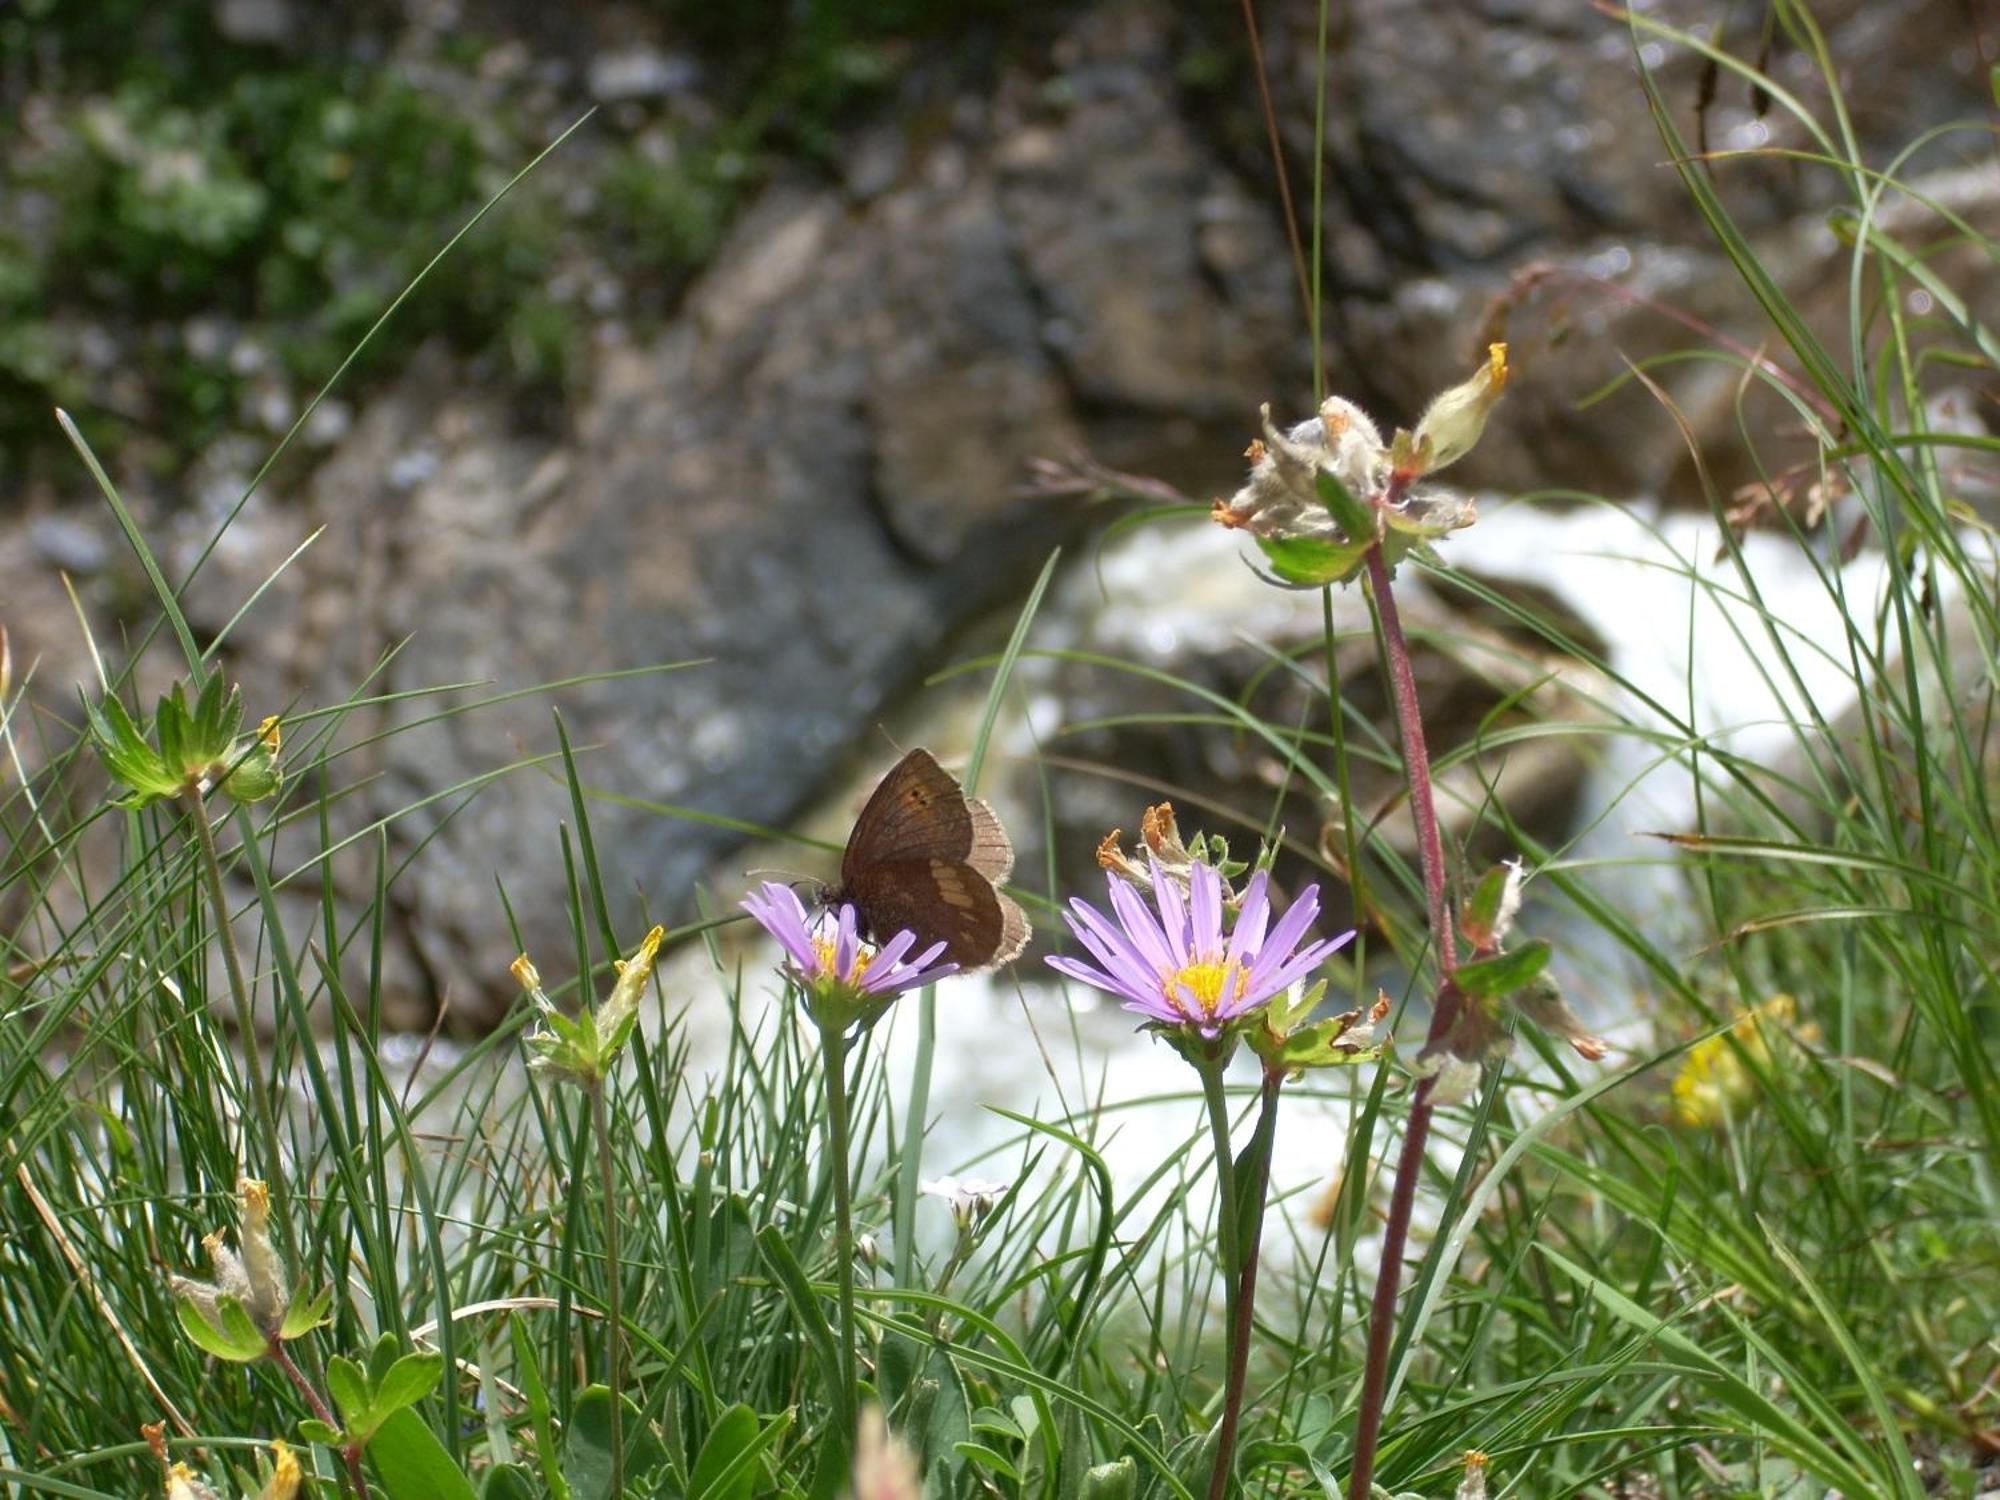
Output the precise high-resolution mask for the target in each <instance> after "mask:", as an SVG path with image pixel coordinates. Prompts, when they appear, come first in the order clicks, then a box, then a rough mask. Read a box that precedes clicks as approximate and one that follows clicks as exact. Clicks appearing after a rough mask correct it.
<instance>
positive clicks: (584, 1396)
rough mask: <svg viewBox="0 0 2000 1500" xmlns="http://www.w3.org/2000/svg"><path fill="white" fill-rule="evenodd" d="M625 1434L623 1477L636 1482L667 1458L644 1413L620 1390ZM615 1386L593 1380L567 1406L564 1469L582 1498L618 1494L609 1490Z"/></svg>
mask: <svg viewBox="0 0 2000 1500" xmlns="http://www.w3.org/2000/svg"><path fill="white" fill-rule="evenodd" d="M618 1399H619V1400H621V1401H623V1402H624V1403H625V1410H624V1412H623V1414H622V1415H623V1417H624V1422H623V1428H624V1435H625V1483H626V1488H627V1490H628V1492H629V1491H635V1489H636V1485H637V1482H638V1481H639V1479H640V1478H642V1477H643V1476H644V1475H646V1474H649V1473H651V1472H652V1471H653V1470H655V1469H657V1468H659V1467H660V1466H661V1465H662V1464H663V1463H665V1462H666V1457H667V1455H666V1450H664V1449H663V1448H661V1446H660V1443H659V1440H658V1439H657V1438H655V1437H654V1436H653V1430H652V1428H650V1427H649V1426H647V1425H646V1422H645V1420H644V1419H643V1418H642V1417H641V1416H640V1413H639V1408H638V1407H637V1406H635V1405H634V1404H633V1402H632V1400H631V1398H630V1397H627V1396H621V1397H619V1398H618ZM611 1401H612V1396H611V1390H610V1388H609V1387H608V1386H602V1385H589V1386H585V1387H584V1388H583V1389H582V1390H581V1391H579V1392H577V1396H576V1403H575V1405H573V1406H571V1407H570V1411H569V1434H568V1437H567V1438H566V1439H565V1441H564V1443H563V1474H564V1476H565V1477H566V1478H567V1480H568V1481H569V1487H570V1492H571V1494H573V1495H575V1496H577V1497H578V1500H615V1497H613V1495H612V1493H611Z"/></svg>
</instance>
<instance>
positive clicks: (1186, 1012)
mask: <svg viewBox="0 0 2000 1500" xmlns="http://www.w3.org/2000/svg"><path fill="white" fill-rule="evenodd" d="M1109 879H1110V885H1111V909H1112V911H1113V912H1114V913H1116V917H1117V920H1116V921H1113V920H1112V919H1111V918H1110V917H1107V916H1105V915H1104V914H1103V913H1102V912H1100V911H1098V910H1097V909H1096V908H1095V907H1093V906H1091V905H1090V904H1089V903H1088V902H1086V901H1083V900H1082V899H1080V898H1078V899H1073V900H1072V901H1071V902H1070V910H1069V911H1068V912H1066V913H1064V916H1065V918H1066V919H1067V920H1068V922H1069V925H1070V928H1071V929H1072V930H1073V931H1074V932H1075V933H1076V935H1077V939H1078V940H1079V941H1080V942H1081V943H1082V944H1083V946H1084V947H1085V948H1087V949H1089V950H1090V955H1091V957H1092V958H1094V959H1096V960H1097V962H1096V963H1095V964H1094V965H1093V964H1088V963H1084V962H1082V961H1080V960H1078V959H1074V958H1062V957H1053V958H1051V959H1050V960H1049V965H1050V967H1052V968H1054V969H1056V970H1058V971H1059V972H1061V973H1063V974H1066V975H1068V976H1069V977H1070V978H1071V979H1078V980H1081V981H1082V982H1083V983H1085V984H1088V985H1093V986H1095V987H1096V988H1098V989H1100V990H1106V991H1108V992H1109V993H1111V994H1114V995H1117V996H1119V997H1120V998H1122V999H1123V1000H1124V1002H1125V1009H1127V1010H1135V1011H1137V1012H1139V1014H1141V1015H1143V1016H1150V1017H1151V1018H1152V1019H1153V1020H1155V1021H1160V1022H1163V1023H1165V1024H1166V1025H1169V1026H1193V1027H1195V1028H1196V1029H1197V1030H1198V1031H1200V1033H1201V1034H1202V1035H1203V1036H1206V1037H1213V1036H1217V1035H1219V1034H1220V1033H1221V1031H1222V1028H1223V1026H1224V1025H1225V1024H1226V1023H1228V1022H1230V1021H1234V1020H1236V1019H1238V1018H1239V1017H1241V1016H1246V1015H1249V1014H1250V1013H1251V1012H1252V1011H1254V1010H1256V1009H1258V1008H1259V1007H1260V1006H1263V1005H1266V1004H1268V1003H1269V1002H1270V1001H1271V1000H1272V999H1273V998H1274V997H1276V996H1278V995H1280V994H1282V993H1284V991H1286V990H1287V989H1289V988H1291V986H1292V985H1293V984H1295V983H1297V982H1298V981H1299V980H1301V979H1303V978H1305V976H1306V975H1308V974H1310V973H1311V972H1312V971H1313V970H1314V969H1316V968H1318V967H1319V966H1320V964H1322V963H1323V962H1325V961H1326V959H1327V957H1328V956H1329V955H1331V954H1332V953H1334V952H1335V951H1336V950H1337V949H1339V948H1340V947H1341V946H1342V945H1343V944H1345V943H1346V942H1347V940H1348V939H1349V938H1351V937H1353V936H1354V934H1353V933H1351V932H1348V933H1343V934H1342V935H1341V936H1339V937H1337V938H1328V939H1326V940H1324V941H1322V942H1317V943H1313V944H1311V945H1309V946H1308V947H1305V948H1300V947H1299V946H1298V944H1299V939H1301V938H1302V937H1304V936H1305V935H1306V932H1307V930H1308V929H1309V928H1311V926H1312V924H1313V919H1314V918H1315V917H1317V916H1318V915H1319V887H1318V886H1316V885H1309V886H1307V887H1306V888H1305V890H1304V891H1302V892H1300V894H1299V899H1298V900H1296V901H1294V902H1293V903H1292V905H1291V909H1290V910H1288V911H1287V912H1286V913H1285V914H1284V916H1282V917H1280V918H1279V919H1278V921H1277V923H1276V924H1275V925H1273V924H1272V922H1271V897H1270V877H1269V875H1268V874H1267V873H1266V872H1265V871H1263V870H1259V871H1258V872H1257V873H1256V874H1255V875H1253V876H1251V877H1250V884H1249V885H1248V886H1246V887H1245V888H1244V891H1243V903H1242V906H1241V908H1240V910H1239V911H1238V913H1237V917H1236V926H1235V928H1234V929H1233V930H1232V931H1230V932H1228V933H1226V934H1225V933H1224V932H1223V930H1222V877H1221V876H1220V875H1218V874H1217V873H1216V872H1215V870H1214V868H1213V867H1212V866H1210V865H1207V864H1204V863H1202V862H1200V861H1196V862H1195V863H1194V864H1193V865H1191V866H1190V867H1189V879H1188V891H1187V896H1186V899H1185V900H1183V898H1182V896H1181V892H1180V890H1179V888H1178V887H1177V886H1176V885H1175V884H1174V882H1173V881H1172V880H1171V879H1169V878H1167V877H1166V876H1165V875H1164V874H1163V873H1162V872H1161V870H1160V867H1159V864H1158V862H1157V861H1156V862H1155V863H1154V865H1153V894H1154V899H1155V900H1156V901H1157V902H1158V904H1159V915H1158V916H1157V917H1156V916H1155V915H1154V914H1153V912H1152V911H1151V910H1150V909H1148V907H1147V906H1146V903H1145V902H1144V901H1143V900H1141V899H1140V897H1139V893H1138V892H1137V891H1136V890H1134V889H1133V888H1132V886H1131V885H1129V884H1128V883H1127V882H1125V881H1123V880H1120V879H1119V878H1118V877H1117V876H1116V875H1112V876H1110V877H1109ZM1295 950H1296V951H1295Z"/></svg>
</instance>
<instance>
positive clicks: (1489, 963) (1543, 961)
mask: <svg viewBox="0 0 2000 1500" xmlns="http://www.w3.org/2000/svg"><path fill="white" fill-rule="evenodd" d="M1551 952H1552V950H1551V949H1550V947H1549V941H1548V939H1547V938H1536V939H1535V940H1534V941H1533V942H1531V943H1523V944H1522V945H1521V946H1520V947H1518V948H1516V949H1514V950H1513V951H1512V952H1511V953H1496V954H1494V955H1493V956H1492V957H1491V958H1479V959H1474V960H1473V961H1472V962H1471V963H1468V964H1460V965H1459V966H1458V971H1457V972H1456V973H1455V974H1454V975H1453V976H1452V977H1453V978H1454V979H1456V980H1457V981H1458V987H1459V989H1460V990H1461V991H1463V992H1464V994H1465V995H1466V997H1467V998H1468V999H1473V1000H1492V999H1497V998H1498V997H1500V996H1502V995H1511V994H1513V993H1514V991H1516V990H1518V989H1524V988H1526V987H1527V986H1528V985H1529V984H1532V983H1533V982H1534V980H1535V977H1536V976H1537V975H1538V974H1540V973H1541V972H1542V970H1543V969H1545V968H1547V967H1548V964H1549V956H1550V953H1551Z"/></svg>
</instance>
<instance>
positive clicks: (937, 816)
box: [840, 748, 1006, 884]
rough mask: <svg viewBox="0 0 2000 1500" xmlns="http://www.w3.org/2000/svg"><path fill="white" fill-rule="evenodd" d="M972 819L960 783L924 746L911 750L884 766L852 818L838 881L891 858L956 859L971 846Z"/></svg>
mask: <svg viewBox="0 0 2000 1500" xmlns="http://www.w3.org/2000/svg"><path fill="white" fill-rule="evenodd" d="M988 817H989V818H990V817H991V810H990V809H989V810H988ZM972 825H973V814H972V807H971V803H970V801H969V800H968V799H967V797H966V795H965V790H964V788H962V787H961V786H959V784H958V782H957V781H956V780H955V779H954V778H953V777H952V774H951V773H950V772H949V771H947V770H945V768H944V767H943V766H941V765H939V764H938V763H937V757H936V756H934V755H932V754H931V753H930V751H928V750H924V749H921V748H919V749H916V750H912V751H911V752H910V753H909V754H908V755H905V756H904V757H903V758H902V759H901V760H899V761H897V762H896V764H895V765H894V766H892V767H890V769H889V774H888V775H886V776H884V777H883V778H882V783H881V785H879V786H877V787H876V788H875V792H874V795H873V796H871V797H870V798H869V799H868V803H867V805H866V806H865V807H863V808H862V809H861V816H860V817H858V818H856V819H855V820H854V832H853V833H851V834H849V835H848V838H847V848H846V850H845V851H844V852H843V853H842V854H841V857H840V878H841V882H842V883H843V884H851V883H852V882H853V879H854V876H855V873H856V872H857V871H858V870H860V869H863V868H865V867H867V866H869V865H879V864H887V863H891V862H893V861H896V860H903V859H950V860H962V859H964V858H965V857H966V856H967V855H968V854H969V853H971V851H972V844H973V827H972ZM993 826H994V827H996V828H997V827H998V826H999V825H998V822H997V820H996V821H995V822H994V825H993ZM1001 838H1002V840H1003V841H1004V840H1005V838H1006V835H1005V834H1004V833H1003V834H1002V835H1001Z"/></svg>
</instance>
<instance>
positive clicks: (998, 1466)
mask: <svg viewBox="0 0 2000 1500" xmlns="http://www.w3.org/2000/svg"><path fill="white" fill-rule="evenodd" d="M952 1451H953V1452H954V1453H956V1454H957V1455H958V1456H959V1457H960V1458H963V1459H967V1460H970V1461H971V1462H972V1463H975V1464H977V1465H979V1467H980V1468H982V1469H990V1470H992V1471H993V1472H994V1473H996V1474H1005V1475H1006V1476H1007V1477H1008V1478H1009V1479H1011V1480H1013V1481H1014V1482H1015V1483H1016V1484H1019V1483H1020V1482H1021V1472H1020V1470H1018V1469H1016V1468H1015V1467H1014V1465H1013V1463H1012V1462H1011V1461H1010V1460H1009V1459H1008V1458H1007V1457H1006V1456H1005V1455H1004V1454H1000V1453H996V1452H994V1451H993V1450H992V1449H991V1448H989V1447H987V1446H986V1445H985V1444H984V1443H969V1442H968V1443H956V1444H954V1445H953V1446H952Z"/></svg>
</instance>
